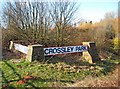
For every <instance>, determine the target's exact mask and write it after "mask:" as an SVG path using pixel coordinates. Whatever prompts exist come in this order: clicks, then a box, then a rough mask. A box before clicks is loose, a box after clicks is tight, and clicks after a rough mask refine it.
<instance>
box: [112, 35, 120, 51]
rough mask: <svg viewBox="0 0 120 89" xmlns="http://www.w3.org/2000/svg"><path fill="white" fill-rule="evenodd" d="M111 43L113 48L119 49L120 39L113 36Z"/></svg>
mask: <svg viewBox="0 0 120 89" xmlns="http://www.w3.org/2000/svg"><path fill="white" fill-rule="evenodd" d="M113 43H114V49H115V50H119V49H120V39H119V38H117V37H116V38H114V39H113Z"/></svg>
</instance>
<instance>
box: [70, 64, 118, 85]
mask: <svg viewBox="0 0 120 89" xmlns="http://www.w3.org/2000/svg"><path fill="white" fill-rule="evenodd" d="M119 67H120V65H119V66H117V68H116V69H115V70H114V71H112V72H111V73H109V74H108V75H106V76H102V77H92V76H87V77H86V78H85V79H84V80H82V81H79V82H76V83H74V84H73V85H69V87H118V68H119Z"/></svg>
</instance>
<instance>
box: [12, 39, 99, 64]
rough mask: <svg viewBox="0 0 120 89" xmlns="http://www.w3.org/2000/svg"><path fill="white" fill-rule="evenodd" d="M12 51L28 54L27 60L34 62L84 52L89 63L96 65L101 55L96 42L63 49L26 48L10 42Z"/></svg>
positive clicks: (33, 46) (29, 46) (41, 46)
mask: <svg viewBox="0 0 120 89" xmlns="http://www.w3.org/2000/svg"><path fill="white" fill-rule="evenodd" d="M10 49H11V50H18V51H20V52H22V53H24V54H26V60H28V61H30V62H32V61H33V60H36V59H37V60H39V59H45V56H49V55H57V54H66V53H75V52H83V57H84V58H85V59H86V60H87V61H88V62H89V63H95V62H96V61H99V60H100V58H99V55H98V53H97V48H96V45H95V43H94V42H83V45H79V46H63V47H48V48H45V47H44V46H43V45H39V44H38V45H28V46H24V45H21V44H17V43H14V42H13V41H10Z"/></svg>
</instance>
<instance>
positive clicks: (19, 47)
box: [14, 43, 28, 54]
mask: <svg viewBox="0 0 120 89" xmlns="http://www.w3.org/2000/svg"><path fill="white" fill-rule="evenodd" d="M14 48H15V50H18V51H20V52H22V53H25V54H27V53H28V47H27V46H24V45H20V44H16V43H14Z"/></svg>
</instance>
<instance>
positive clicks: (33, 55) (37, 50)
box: [26, 45, 45, 62]
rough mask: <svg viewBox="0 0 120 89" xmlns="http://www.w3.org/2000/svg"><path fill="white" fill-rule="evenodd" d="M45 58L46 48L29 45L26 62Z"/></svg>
mask: <svg viewBox="0 0 120 89" xmlns="http://www.w3.org/2000/svg"><path fill="white" fill-rule="evenodd" d="M44 58H45V57H44V47H43V46H42V45H28V53H27V55H26V60H28V61H30V62H32V61H33V60H43V59H44Z"/></svg>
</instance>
